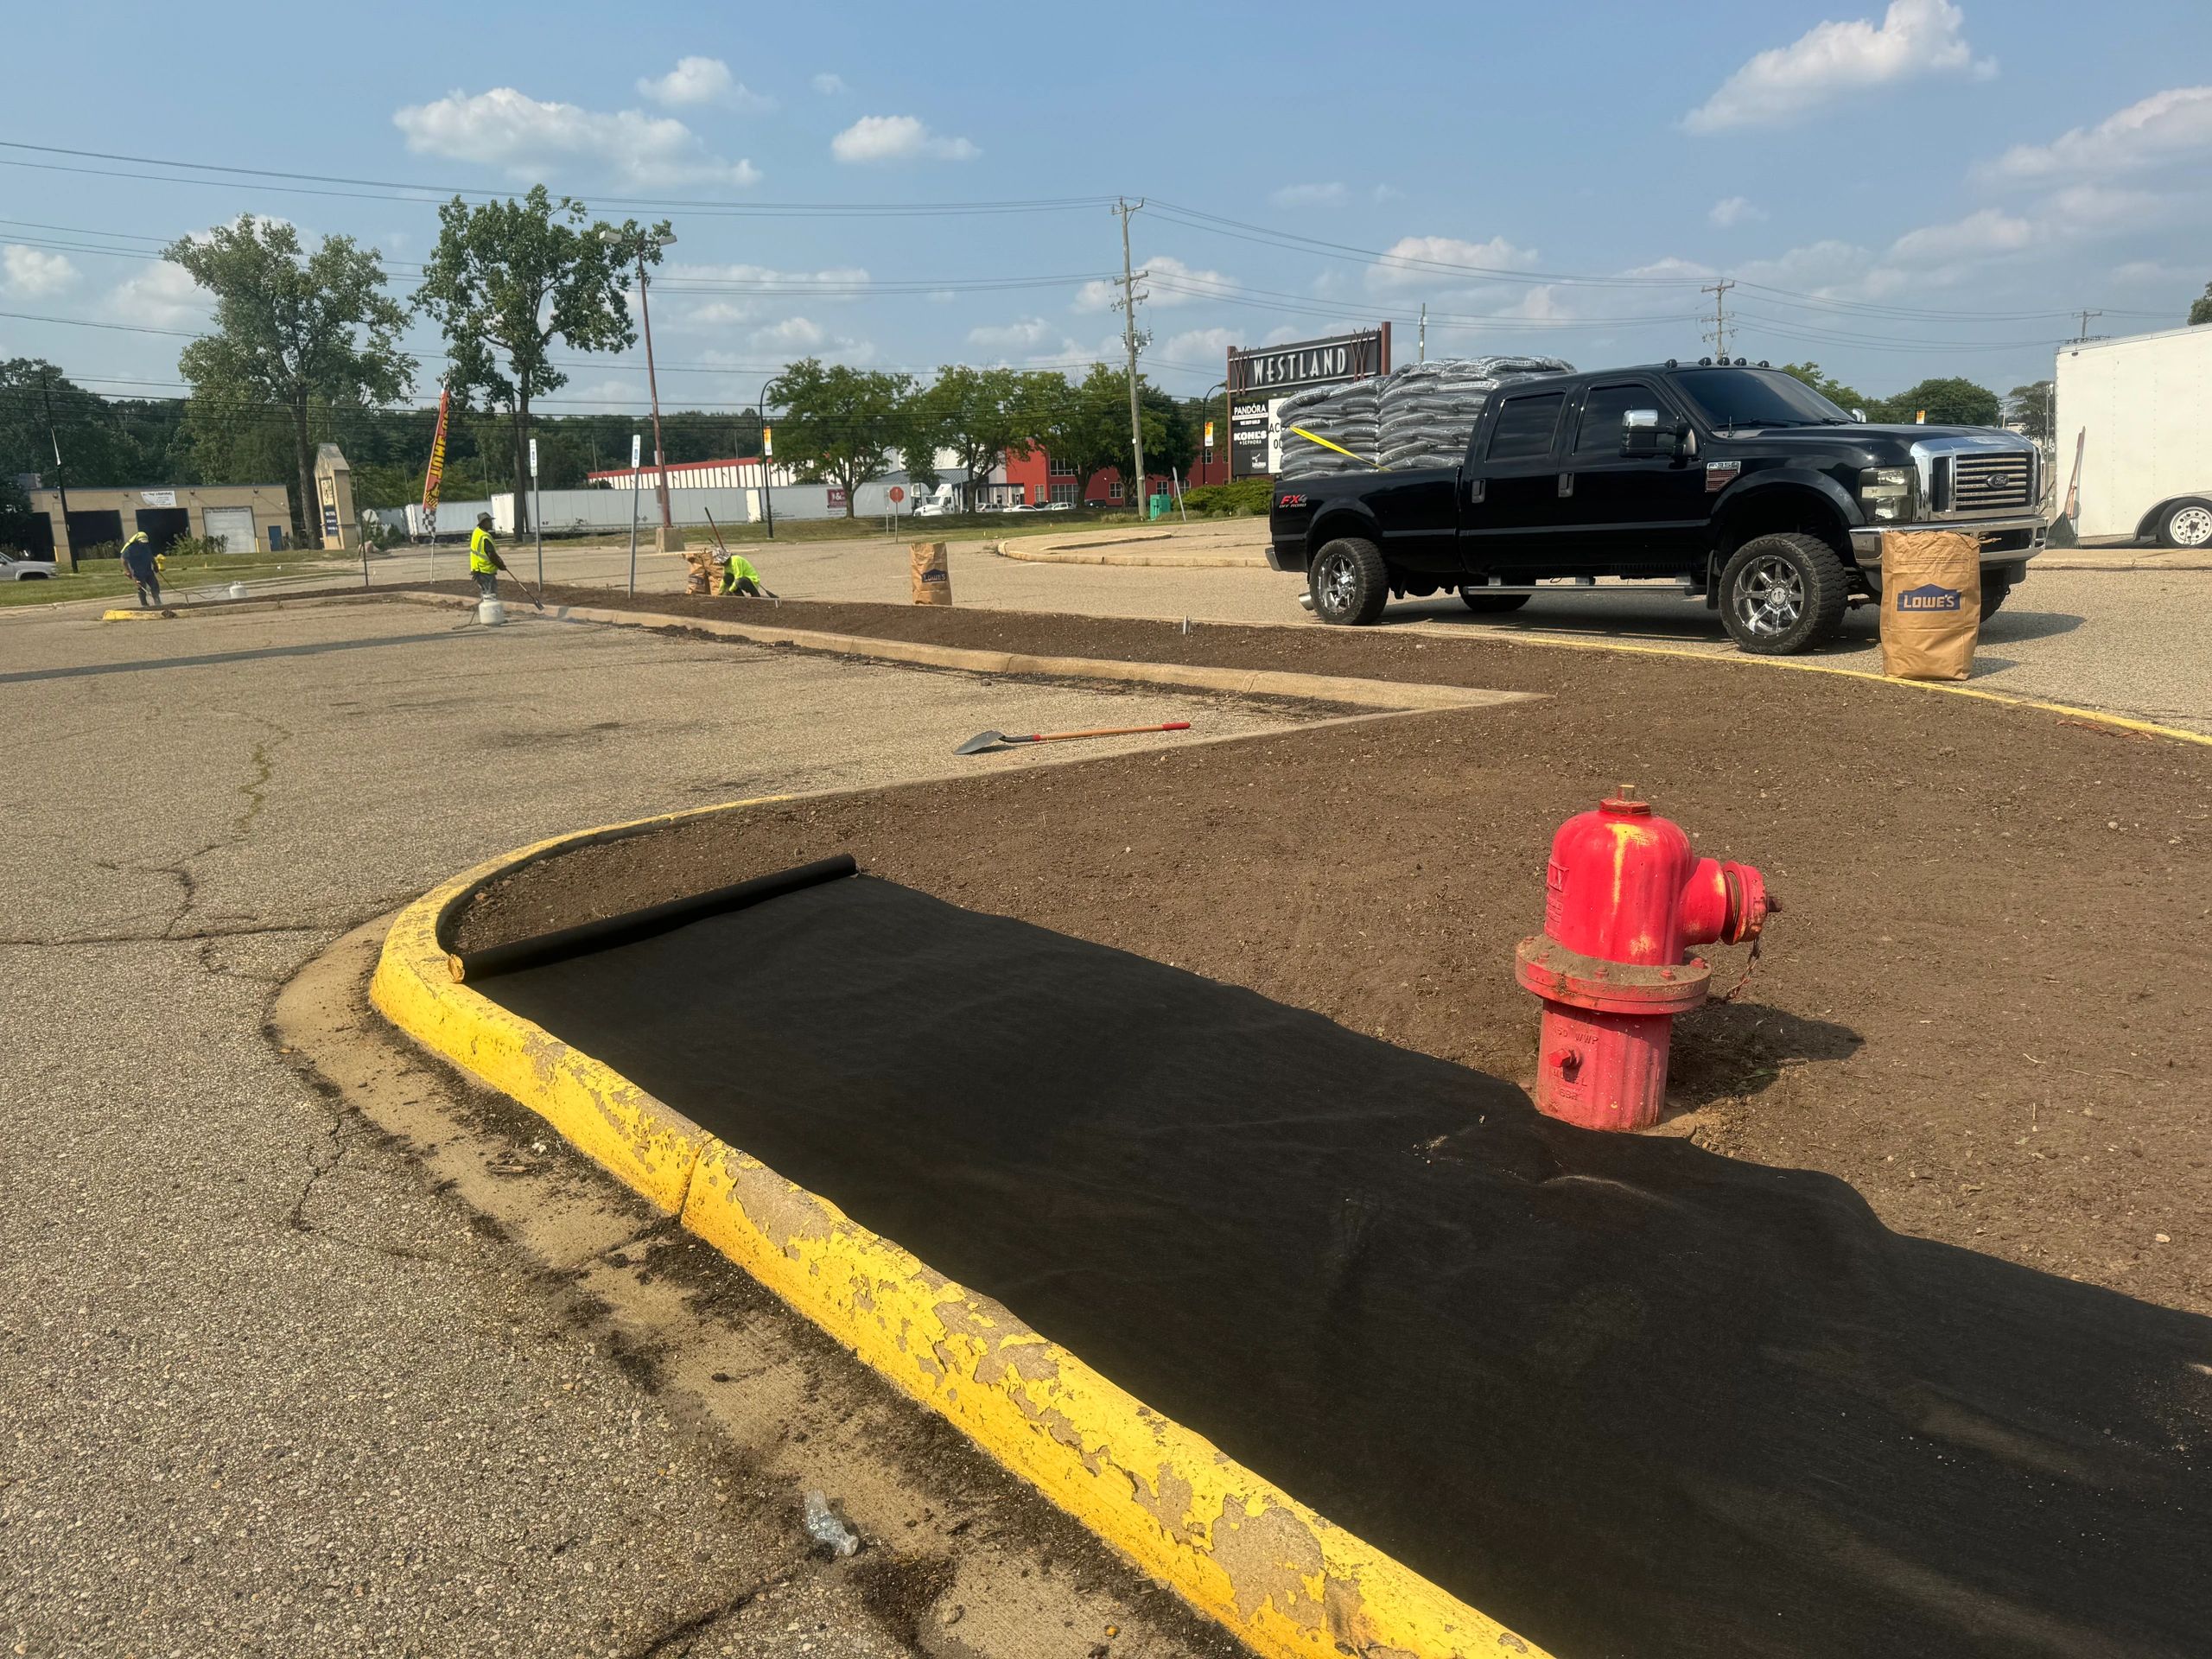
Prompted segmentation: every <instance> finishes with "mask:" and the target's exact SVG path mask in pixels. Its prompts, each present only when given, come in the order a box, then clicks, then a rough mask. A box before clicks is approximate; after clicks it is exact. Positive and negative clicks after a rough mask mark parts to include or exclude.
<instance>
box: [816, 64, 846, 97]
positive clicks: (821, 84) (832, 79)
mask: <svg viewBox="0 0 2212 1659" xmlns="http://www.w3.org/2000/svg"><path fill="white" fill-rule="evenodd" d="M808 84H809V85H810V86H812V87H813V88H814V90H815V91H816V92H819V93H821V94H822V96H823V97H824V98H832V97H835V96H836V94H837V93H839V92H843V91H845V90H846V86H845V78H844V77H843V76H842V75H833V74H831V73H829V71H828V70H826V69H825V70H823V72H822V73H820V74H818V75H817V76H816V77H815V78H814V79H813V80H811V81H810V82H809V83H808Z"/></svg>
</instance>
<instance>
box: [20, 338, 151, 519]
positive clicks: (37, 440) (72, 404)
mask: <svg viewBox="0 0 2212 1659" xmlns="http://www.w3.org/2000/svg"><path fill="white" fill-rule="evenodd" d="M49 410H51V413H52V425H51V427H49V425H48V411H49ZM57 444H59V446H60V450H61V470H62V471H63V472H64V473H65V474H66V475H67V480H66V481H67V482H68V483H69V484H71V485H73V486H82V487H84V488H86V489H95V488H99V487H100V486H111V485H128V484H149V483H156V482H162V481H164V480H159V479H156V478H149V477H144V476H141V475H140V472H139V465H140V460H139V455H138V452H137V447H136V446H135V445H134V444H133V443H132V442H131V441H130V434H129V432H128V431H127V430H125V429H124V427H123V425H122V424H121V423H118V420H117V419H116V416H115V412H114V410H112V409H111V406H110V405H109V404H108V401H107V399H105V397H99V395H98V394H96V393H93V392H89V391H86V390H85V389H84V388H83V387H81V386H79V385H74V384H73V382H72V381H71V380H70V379H69V378H68V377H67V375H65V374H63V373H62V372H61V371H60V369H58V368H56V367H55V366H54V365H53V364H51V363H48V361H46V360H45V359H43V358H36V357H17V358H10V359H8V360H7V361H6V362H4V363H0V477H7V478H13V477H14V476H15V475H16V474H17V473H35V474H38V475H39V477H40V478H41V480H44V482H45V483H46V484H47V485H48V486H52V485H53V484H54V481H55V467H54V448H55V446H56V445H57Z"/></svg>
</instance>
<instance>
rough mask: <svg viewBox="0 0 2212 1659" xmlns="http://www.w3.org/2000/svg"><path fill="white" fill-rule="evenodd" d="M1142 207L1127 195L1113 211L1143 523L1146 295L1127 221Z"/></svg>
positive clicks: (1131, 429)
mask: <svg viewBox="0 0 2212 1659" xmlns="http://www.w3.org/2000/svg"><path fill="white" fill-rule="evenodd" d="M1143 206H1144V202H1143V200H1141V199H1140V200H1138V202H1137V203H1136V205H1135V207H1131V206H1130V205H1129V200H1128V197H1127V196H1122V197H1117V198H1116V200H1115V202H1114V207H1113V211H1114V212H1115V213H1118V214H1120V215H1121V219H1122V343H1123V344H1124V345H1125V346H1127V347H1128V354H1129V448H1131V449H1132V450H1133V451H1135V455H1136V481H1135V484H1134V485H1133V486H1131V487H1132V488H1133V489H1134V490H1135V499H1136V504H1137V519H1138V522H1139V523H1142V522H1143V520H1144V510H1145V502H1144V425H1143V423H1142V421H1141V419H1140V418H1139V416H1138V413H1137V302H1138V301H1139V300H1141V299H1144V298H1146V297H1147V296H1144V295H1142V294H1140V293H1138V292H1137V289H1136V285H1137V280H1138V278H1139V277H1142V276H1143V275H1144V274H1145V273H1144V272H1142V271H1141V270H1140V271H1132V270H1130V269H1129V220H1130V219H1131V217H1132V216H1134V215H1135V213H1136V212H1137V211H1138V209H1139V208H1141V207H1143Z"/></svg>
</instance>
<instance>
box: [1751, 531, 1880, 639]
mask: <svg viewBox="0 0 2212 1659" xmlns="http://www.w3.org/2000/svg"><path fill="white" fill-rule="evenodd" d="M1850 598H1851V594H1850V588H1849V580H1848V578H1847V576H1846V575H1845V574H1844V569H1843V561H1842V560H1841V559H1840V558H1838V557H1837V556H1836V552H1835V550H1834V548H1832V547H1830V546H1829V545H1828V544H1827V543H1826V542H1824V541H1822V540H1821V538H1820V537H1817V536H1806V535H1802V534H1800V533H1799V532H1797V531H1776V532H1775V533H1773V534H1772V535H1769V536H1754V537H1752V538H1751V540H1750V541H1748V542H1745V543H1744V544H1743V545H1742V546H1741V547H1739V548H1738V549H1737V550H1736V551H1735V553H1734V555H1733V556H1732V557H1731V558H1730V559H1729V561H1728V563H1727V564H1726V567H1725V568H1724V569H1722V570H1721V572H1720V619H1721V620H1722V621H1723V622H1725V623H1726V625H1727V627H1728V635H1729V638H1731V639H1733V640H1735V642H1736V648H1737V649H1738V651H1745V652H1751V654H1752V655H1754V656H1758V657H1786V656H1789V655H1790V654H1791V653H1793V652H1800V651H1809V650H1811V649H1812V648H1813V647H1814V646H1815V645H1822V644H1825V643H1826V642H1827V641H1828V640H1830V639H1834V637H1835V636H1836V634H1837V633H1838V632H1840V631H1841V629H1842V627H1843V613H1844V611H1845V609H1846V608H1847V607H1848V605H1849V603H1850Z"/></svg>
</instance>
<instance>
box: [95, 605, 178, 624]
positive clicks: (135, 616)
mask: <svg viewBox="0 0 2212 1659" xmlns="http://www.w3.org/2000/svg"><path fill="white" fill-rule="evenodd" d="M175 615H176V613H175V611H172V610H166V609H164V610H158V611H149V610H148V609H146V608H145V607H143V606H142V605H139V606H131V607H127V608H125V609H122V610H114V611H102V612H101V613H100V620H101V621H103V622H159V621H161V620H162V619H163V618H164V617H167V618H171V619H174V618H175Z"/></svg>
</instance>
